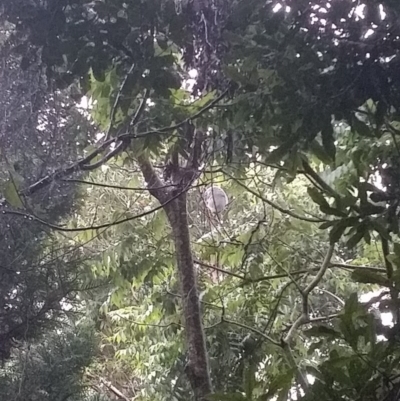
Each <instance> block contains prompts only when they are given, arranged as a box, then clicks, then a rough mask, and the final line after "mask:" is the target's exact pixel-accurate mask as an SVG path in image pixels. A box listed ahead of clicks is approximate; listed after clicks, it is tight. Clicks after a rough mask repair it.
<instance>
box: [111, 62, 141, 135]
mask: <svg viewBox="0 0 400 401" xmlns="http://www.w3.org/2000/svg"><path fill="white" fill-rule="evenodd" d="M134 68H135V63H132V66H131V68H130V69H129V71H128V72H127V74H126V75H125V78H124V80H123V81H122V84H121V86H120V88H119V90H118V93H117V96H116V98H115V102H114V104H113V107H112V109H111V113H110V124H109V125H108V129H107V132H106V135H105V140H106V141H107V140H108V139H110V132H111V128H112V125H113V122H114V118H115V113H116V111H117V107H118V103H119V100H120V98H121V94H122V91H123V89H124V87H125V85H126V82H127V81H128V77H129V75H131V74H132V71H133V69H134Z"/></svg>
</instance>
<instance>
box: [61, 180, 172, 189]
mask: <svg viewBox="0 0 400 401" xmlns="http://www.w3.org/2000/svg"><path fill="white" fill-rule="evenodd" d="M61 181H62V182H72V183H77V184H86V185H92V186H94V187H102V188H112V189H121V190H123V191H143V192H144V191H148V190H149V188H144V187H125V186H122V185H113V184H105V183H102V182H93V181H86V180H79V179H74V178H66V179H62V180H61ZM172 186H174V184H168V185H163V186H161V187H158V188H156V189H165V188H170V187H172Z"/></svg>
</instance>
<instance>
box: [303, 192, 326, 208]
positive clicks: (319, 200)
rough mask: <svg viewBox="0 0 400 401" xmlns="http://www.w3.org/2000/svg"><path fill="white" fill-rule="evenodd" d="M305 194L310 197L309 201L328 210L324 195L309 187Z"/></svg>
mask: <svg viewBox="0 0 400 401" xmlns="http://www.w3.org/2000/svg"><path fill="white" fill-rule="evenodd" d="M307 193H308V195H310V197H311V199H312V200H313V201H314V202H315V203H316V204H317V205H320V206H323V207H324V208H328V209H329V208H330V206H329V203H328V202H327V201H326V199H325V197H324V195H322V193H321V192H320V191H318V189H316V188H313V187H309V188H307Z"/></svg>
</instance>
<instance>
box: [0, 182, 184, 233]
mask: <svg viewBox="0 0 400 401" xmlns="http://www.w3.org/2000/svg"><path fill="white" fill-rule="evenodd" d="M188 189H189V186H187V187H186V188H184V189H182V191H179V193H177V194H176V195H174V196H173V197H171V198H169V199H167V200H166V201H165V202H163V203H162V204H160V205H159V206H157V207H155V208H153V209H151V210H148V211H147V212H143V213H139V214H136V215H135V216H131V217H126V218H125V219H122V220H118V221H115V222H112V223H105V224H100V225H98V226H91V227H80V228H66V227H61V226H58V225H55V224H52V223H49V222H48V221H45V220H43V219H41V218H39V217H37V216H34V215H32V214H28V213H24V212H18V211H16V210H2V211H1V213H2V214H10V215H15V216H21V217H24V218H28V219H30V220H32V221H36V222H38V223H40V224H43V225H44V226H46V227H49V228H51V229H53V230H56V231H62V232H80V231H87V230H99V229H102V228H108V227H111V226H116V225H119V224H123V223H126V222H128V221H131V220H136V219H139V218H141V217H144V216H148V215H150V214H152V213H154V212H156V211H158V210H161V209H163V208H164V207H165V206H167V205H168V204H169V203H171V202H172V201H173V200H175V199H177V198H178V197H179V196H181V195H182V193H184V192H186V191H187V190H188Z"/></svg>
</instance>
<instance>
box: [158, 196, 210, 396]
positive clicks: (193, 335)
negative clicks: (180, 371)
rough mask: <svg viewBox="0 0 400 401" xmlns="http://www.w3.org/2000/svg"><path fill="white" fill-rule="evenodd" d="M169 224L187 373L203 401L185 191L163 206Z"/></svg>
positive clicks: (201, 339)
mask: <svg viewBox="0 0 400 401" xmlns="http://www.w3.org/2000/svg"><path fill="white" fill-rule="evenodd" d="M165 209H166V212H167V216H168V220H169V222H170V224H171V227H172V232H173V237H174V243H175V253H176V259H177V266H178V272H179V280H180V284H181V291H182V304H183V315H184V320H185V329H186V339H187V347H188V364H187V366H186V374H187V375H188V378H189V381H190V384H191V386H192V389H193V392H194V395H195V399H196V401H204V400H205V399H206V398H205V397H206V395H208V394H210V393H211V380H210V372H209V367H208V358H207V350H206V344H205V335H204V329H203V324H202V319H201V312H200V300H199V294H198V289H197V282H196V271H195V268H194V263H193V257H192V250H191V245H190V233H189V225H188V219H187V210H186V194H185V193H183V194H182V195H180V196H179V197H178V198H177V199H174V200H173V201H172V202H171V203H170V204H168V205H167V206H166V208H165Z"/></svg>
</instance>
